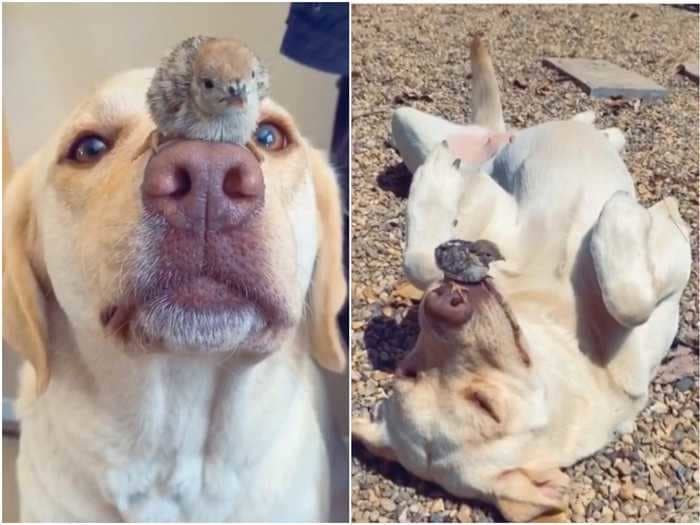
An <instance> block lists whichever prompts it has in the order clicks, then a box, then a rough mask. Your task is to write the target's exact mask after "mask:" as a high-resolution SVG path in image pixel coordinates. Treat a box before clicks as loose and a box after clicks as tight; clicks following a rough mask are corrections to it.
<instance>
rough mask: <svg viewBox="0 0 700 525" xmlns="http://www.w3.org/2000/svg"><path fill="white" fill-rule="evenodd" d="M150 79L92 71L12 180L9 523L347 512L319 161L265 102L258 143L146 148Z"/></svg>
mask: <svg viewBox="0 0 700 525" xmlns="http://www.w3.org/2000/svg"><path fill="white" fill-rule="evenodd" d="M152 74H153V71H152V70H136V71H130V72H127V73H124V74H121V75H119V76H117V77H115V78H113V79H112V80H110V81H108V82H107V83H106V84H105V85H103V86H102V87H101V88H100V89H99V90H98V91H97V92H96V93H95V94H94V95H92V96H91V97H89V98H88V99H87V100H85V101H84V102H83V103H82V104H80V106H79V107H78V108H77V109H76V110H75V111H74V112H73V113H72V115H70V117H69V118H68V119H67V121H66V123H65V125H63V126H62V127H61V128H60V130H59V131H58V133H57V134H56V135H55V137H54V138H53V139H52V140H51V141H50V142H49V143H47V144H46V145H45V146H44V147H43V148H41V150H40V151H39V152H38V153H37V154H36V155H34V156H33V157H32V158H31V160H29V161H28V162H27V163H26V165H24V166H23V167H22V168H21V169H19V170H18V172H17V173H15V174H14V175H13V177H12V179H11V180H10V183H9V185H8V188H7V192H6V195H5V201H4V203H5V215H4V220H5V240H4V257H5V260H4V263H5V266H4V276H3V277H4V286H5V290H4V336H5V337H6V338H7V340H8V342H9V343H10V344H11V346H12V347H13V348H14V349H16V350H17V351H19V352H21V353H22V354H23V355H24V356H25V357H26V358H27V361H28V364H26V365H25V366H24V368H23V370H22V374H21V388H20V390H21V392H20V394H19V402H18V412H19V414H20V417H21V425H22V432H21V440H20V454H19V459H18V478H19V488H20V495H21V517H22V519H23V520H25V521H107V522H110V521H111V522H113V521H122V520H127V521H185V520H196V521H281V520H284V521H329V520H343V519H345V518H346V515H347V500H346V498H347V486H346V485H347V437H344V436H343V428H342V421H343V419H344V418H346V414H347V412H345V410H347V407H346V406H344V407H342V408H340V409H339V408H337V407H336V406H334V404H333V401H332V400H333V398H334V396H336V395H338V392H340V394H339V395H342V392H343V391H344V390H345V389H346V388H347V386H346V384H345V381H342V377H344V375H343V376H342V377H341V376H340V375H339V374H335V375H331V374H328V373H327V372H326V371H324V370H322V368H323V369H326V370H327V371H332V372H343V371H344V369H345V363H346V357H345V349H344V346H343V344H342V340H341V339H340V338H339V333H338V330H337V327H336V320H335V317H336V314H337V312H338V311H339V310H340V308H341V306H342V304H343V301H344V298H345V295H346V283H345V281H344V277H343V270H342V262H341V256H342V245H341V244H342V235H341V211H340V203H339V202H340V201H339V190H338V187H337V184H336V181H335V178H334V174H333V172H332V171H331V169H330V168H329V165H328V163H327V162H326V161H325V160H324V158H323V157H322V156H321V155H320V153H319V152H318V151H316V150H314V149H313V148H312V147H311V146H310V145H309V144H308V143H307V141H305V140H304V138H303V137H302V136H301V134H300V131H299V130H298V129H297V127H296V125H295V123H294V120H293V119H292V117H291V116H290V115H289V113H288V112H287V111H285V110H284V109H283V108H281V107H280V106H279V105H277V104H275V103H274V102H272V101H270V100H267V101H266V102H265V103H264V104H263V105H262V107H261V121H260V125H261V126H262V125H265V126H267V127H268V131H269V133H268V135H269V134H270V133H272V134H273V136H274V138H275V140H274V141H267V144H266V147H264V146H263V145H259V146H257V147H255V146H253V149H256V151H255V152H252V151H251V150H249V149H246V148H243V147H240V146H236V145H231V144H213V143H206V142H198V141H173V142H171V143H168V144H167V145H165V146H163V147H162V148H161V149H159V151H158V153H157V154H156V155H154V156H153V155H152V154H151V153H150V152H148V153H143V151H144V150H143V148H142V146H143V145H144V142H145V141H146V140H147V138H148V136H149V133H150V132H151V131H152V130H153V123H152V121H151V119H150V117H149V116H148V114H147V112H146V110H145V103H144V100H145V93H146V89H147V87H148V85H149V81H150V79H151V76H152ZM142 153H143V154H142ZM254 153H255V154H254ZM317 364H318V365H320V366H321V367H322V368H321V367H319V366H317ZM334 377H335V380H334ZM345 426H346V427H347V421H346V422H345Z"/></svg>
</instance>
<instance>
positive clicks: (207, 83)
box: [202, 78, 214, 89]
mask: <svg viewBox="0 0 700 525" xmlns="http://www.w3.org/2000/svg"><path fill="white" fill-rule="evenodd" d="M202 84H204V87H205V88H207V89H211V88H213V87H214V82H213V81H212V80H211V79H210V78H203V79H202Z"/></svg>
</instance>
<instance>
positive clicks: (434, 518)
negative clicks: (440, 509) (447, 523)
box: [430, 512, 443, 523]
mask: <svg viewBox="0 0 700 525" xmlns="http://www.w3.org/2000/svg"><path fill="white" fill-rule="evenodd" d="M442 522H443V517H442V514H438V513H437V512H433V513H432V514H431V515H430V523H442Z"/></svg>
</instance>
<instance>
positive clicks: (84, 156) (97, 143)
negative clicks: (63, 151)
mask: <svg viewBox="0 0 700 525" xmlns="http://www.w3.org/2000/svg"><path fill="white" fill-rule="evenodd" d="M106 152H107V142H106V141H105V140H104V139H103V138H102V137H100V136H98V135H88V136H85V137H81V138H79V139H78V140H76V141H75V142H74V143H73V145H72V146H71V147H70V150H69V151H68V156H67V157H68V159H70V160H72V161H75V162H78V163H80V164H89V163H91V162H97V161H98V160H100V158H101V157H102V155H104V154H105V153H106Z"/></svg>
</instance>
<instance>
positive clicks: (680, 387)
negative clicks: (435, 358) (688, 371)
mask: <svg viewBox="0 0 700 525" xmlns="http://www.w3.org/2000/svg"><path fill="white" fill-rule="evenodd" d="M694 385H695V380H694V379H693V378H692V377H684V378H683V379H680V380H679V381H676V385H675V386H676V390H677V391H678V392H687V391H688V390H690V389H691V388H693V386H694Z"/></svg>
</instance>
